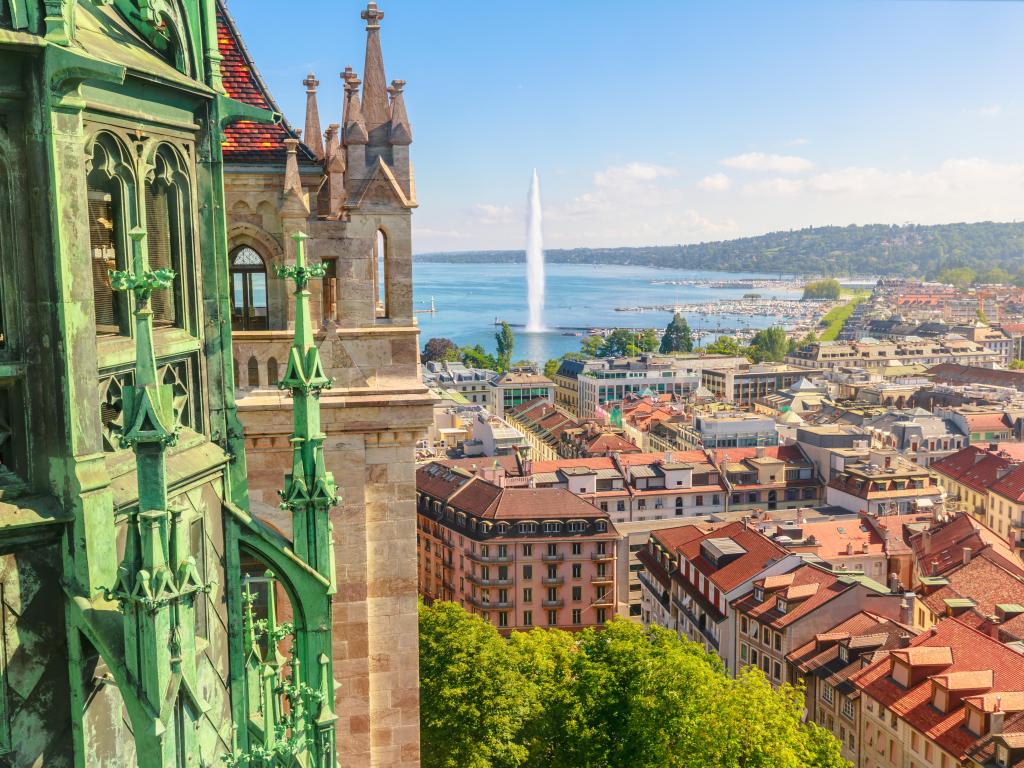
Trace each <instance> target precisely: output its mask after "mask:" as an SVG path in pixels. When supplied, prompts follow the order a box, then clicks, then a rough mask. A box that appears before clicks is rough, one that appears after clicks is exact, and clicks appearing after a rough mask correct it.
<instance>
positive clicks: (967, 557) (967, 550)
mask: <svg viewBox="0 0 1024 768" xmlns="http://www.w3.org/2000/svg"><path fill="white" fill-rule="evenodd" d="M969 562H971V548H970V547H964V565H967V564H968V563H969Z"/></svg>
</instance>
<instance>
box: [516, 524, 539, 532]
mask: <svg viewBox="0 0 1024 768" xmlns="http://www.w3.org/2000/svg"><path fill="white" fill-rule="evenodd" d="M519 532H520V533H536V532H537V524H536V523H520V524H519Z"/></svg>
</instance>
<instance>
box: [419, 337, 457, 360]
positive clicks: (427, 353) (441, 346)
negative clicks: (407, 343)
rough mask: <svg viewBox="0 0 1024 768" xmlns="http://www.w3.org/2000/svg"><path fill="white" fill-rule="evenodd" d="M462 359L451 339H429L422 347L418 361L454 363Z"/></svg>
mask: <svg viewBox="0 0 1024 768" xmlns="http://www.w3.org/2000/svg"><path fill="white" fill-rule="evenodd" d="M461 359H462V353H461V352H460V351H459V348H458V347H457V346H456V345H455V342H454V341H452V340H451V339H445V338H433V339H429V340H428V341H427V343H426V344H425V345H424V347H423V354H422V355H421V356H420V360H421V361H422V362H424V363H442V362H448V363H454V362H457V361H458V360H461Z"/></svg>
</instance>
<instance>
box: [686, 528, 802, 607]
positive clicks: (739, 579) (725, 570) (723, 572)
mask: <svg viewBox="0 0 1024 768" xmlns="http://www.w3.org/2000/svg"><path fill="white" fill-rule="evenodd" d="M704 539H731V540H732V541H734V542H736V543H737V544H739V545H740V546H741V547H743V549H744V551H745V552H744V554H743V555H742V556H740V557H738V558H736V559H735V560H732V561H730V562H728V563H726V564H725V565H723V566H722V567H721V568H716V567H715V566H714V565H713V564H712V563H710V562H708V561H707V560H705V559H704V555H703V554H702V553H701V547H700V544H701V542H702V541H703V540H704ZM678 551H679V552H680V554H681V555H682V556H683V557H685V558H686V559H687V560H689V561H690V562H691V563H692V564H693V566H694V568H696V569H697V570H698V571H700V572H701V573H702V574H704V577H705V578H706V579H708V581H710V582H711V583H713V584H714V585H715V586H717V587H718V588H719V589H720V590H721V591H722V592H723V593H724V592H728V591H729V590H731V589H733V588H735V587H738V586H739V585H740V584H742V583H743V582H745V581H747V580H748V579H751V578H753V577H754V576H756V575H757V574H759V573H761V571H763V570H764V569H765V568H767V567H768V566H769V565H771V564H772V563H774V562H776V561H777V560H781V559H782V558H784V557H786V556H787V555H788V554H789V552H788V551H787V550H786V549H783V548H782V547H780V546H779V545H778V544H776V543H775V542H773V541H772V540H771V539H769V538H767V537H766V536H764V535H762V534H761V533H759V532H758V531H755V530H754V529H752V528H747V527H746V526H745V525H743V523H730V524H729V525H725V526H723V527H721V528H719V529H718V530H716V531H713V532H711V533H705V534H703V535H702V536H700V537H699V538H696V539H691V540H690V541H688V542H686V543H684V544H682V545H681V546H680V547H679V548H678Z"/></svg>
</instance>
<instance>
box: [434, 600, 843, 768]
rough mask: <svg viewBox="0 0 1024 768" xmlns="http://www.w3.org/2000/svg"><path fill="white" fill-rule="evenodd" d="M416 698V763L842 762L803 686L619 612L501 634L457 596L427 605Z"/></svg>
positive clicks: (445, 767)
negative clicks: (732, 665) (585, 622)
mask: <svg viewBox="0 0 1024 768" xmlns="http://www.w3.org/2000/svg"><path fill="white" fill-rule="evenodd" d="M420 697H421V700H420V724H421V739H422V749H421V755H422V760H423V766H424V768H516V767H517V766H530V768H620V767H621V768H625V767H626V766H628V767H629V768H740V766H743V768H840V766H846V763H845V761H844V760H843V759H842V757H841V755H840V747H839V743H838V742H837V741H836V740H835V739H834V738H833V737H832V735H831V734H829V733H828V732H827V731H825V730H824V729H822V728H819V727H818V726H817V725H815V724H813V723H807V724H805V723H803V722H801V714H802V711H803V694H802V693H801V691H799V690H798V689H795V688H792V687H790V686H783V687H782V688H781V689H780V690H778V691H775V690H773V689H772V687H771V685H770V684H769V683H768V682H767V680H766V679H765V678H764V676H763V675H762V674H761V673H760V672H758V671H756V670H751V671H746V672H743V673H741V674H740V675H739V676H738V677H737V678H731V677H729V676H728V675H726V674H725V673H724V671H723V669H722V664H721V661H720V660H719V659H718V658H717V657H715V656H712V655H710V654H708V653H706V652H705V651H704V649H703V648H702V647H700V646H699V645H697V644H695V643H692V642H689V641H687V640H680V639H679V638H678V637H677V636H676V635H675V634H674V633H672V632H669V631H667V630H663V629H660V628H657V627H652V628H646V629H645V628H643V627H641V626H640V625H638V624H635V623H632V622H628V621H624V620H619V619H617V620H613V621H612V622H610V623H609V624H608V625H607V626H606V628H604V629H603V630H601V631H594V630H586V631H584V632H580V633H576V634H573V633H568V632H563V631H560V630H545V629H536V630H534V631H532V632H528V633H521V632H516V633H513V634H512V636H511V637H510V638H508V639H505V638H502V637H501V636H500V635H499V634H498V632H497V630H496V629H494V627H493V626H491V625H490V624H489V623H487V622H485V621H483V620H482V619H480V618H479V617H477V616H472V615H470V614H467V613H466V612H465V611H464V610H463V609H462V608H461V607H459V606H458V605H456V604H454V603H435V604H434V605H433V606H431V607H429V608H428V607H421V609H420Z"/></svg>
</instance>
